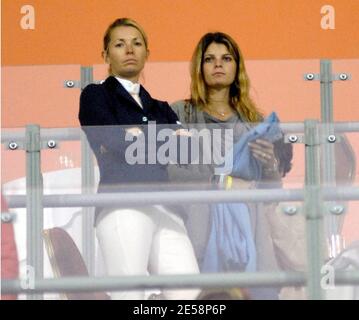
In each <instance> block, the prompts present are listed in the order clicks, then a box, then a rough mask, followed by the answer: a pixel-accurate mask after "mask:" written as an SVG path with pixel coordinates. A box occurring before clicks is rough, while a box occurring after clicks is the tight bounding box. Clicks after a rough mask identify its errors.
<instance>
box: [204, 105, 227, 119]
mask: <svg viewBox="0 0 359 320" xmlns="http://www.w3.org/2000/svg"><path fill="white" fill-rule="evenodd" d="M206 109H207V110H208V111H209V113H212V114H213V113H214V114H217V115H220V116H221V117H225V116H226V115H229V114H232V113H233V111H232V109H230V110H226V111H217V110H215V109H210V108H208V107H207V108H206Z"/></svg>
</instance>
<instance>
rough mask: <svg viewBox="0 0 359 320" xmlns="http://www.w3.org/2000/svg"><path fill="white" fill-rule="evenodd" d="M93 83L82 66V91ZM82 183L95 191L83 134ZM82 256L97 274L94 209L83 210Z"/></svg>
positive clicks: (89, 70) (84, 190)
mask: <svg viewBox="0 0 359 320" xmlns="http://www.w3.org/2000/svg"><path fill="white" fill-rule="evenodd" d="M92 82H93V68H92V67H83V66H81V90H83V89H84V88H85V87H86V86H87V85H88V84H90V83H92ZM81 182H82V193H86V194H88V193H91V192H92V191H93V189H94V184H95V174H94V160H93V156H92V151H91V148H90V146H89V144H88V142H87V139H86V136H85V135H84V134H83V133H82V134H81ZM82 212H83V215H82V255H83V258H84V260H85V263H86V265H87V269H88V271H89V274H90V275H94V273H95V230H94V225H93V224H94V209H93V208H83V209H82Z"/></svg>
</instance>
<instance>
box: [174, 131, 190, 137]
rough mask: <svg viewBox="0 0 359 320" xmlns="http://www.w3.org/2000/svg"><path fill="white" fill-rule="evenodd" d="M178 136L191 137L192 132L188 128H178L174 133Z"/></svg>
mask: <svg viewBox="0 0 359 320" xmlns="http://www.w3.org/2000/svg"><path fill="white" fill-rule="evenodd" d="M173 134H174V135H176V136H185V137H191V136H192V134H191V133H190V132H189V131H188V130H187V129H177V130H176V131H175V132H174V133H173Z"/></svg>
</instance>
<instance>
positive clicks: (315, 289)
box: [304, 120, 323, 300]
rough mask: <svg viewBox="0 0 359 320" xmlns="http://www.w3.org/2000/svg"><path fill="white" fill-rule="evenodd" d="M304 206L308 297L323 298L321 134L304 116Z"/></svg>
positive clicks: (315, 125)
mask: <svg viewBox="0 0 359 320" xmlns="http://www.w3.org/2000/svg"><path fill="white" fill-rule="evenodd" d="M304 139H305V190H304V195H305V196H304V208H305V215H306V232H307V258H308V262H307V268H308V280H307V288H308V297H309V299H313V300H319V299H322V298H323V292H322V289H321V268H322V265H323V258H322V257H323V205H322V194H321V185H320V135H319V126H318V121H316V120H306V121H305V123H304Z"/></svg>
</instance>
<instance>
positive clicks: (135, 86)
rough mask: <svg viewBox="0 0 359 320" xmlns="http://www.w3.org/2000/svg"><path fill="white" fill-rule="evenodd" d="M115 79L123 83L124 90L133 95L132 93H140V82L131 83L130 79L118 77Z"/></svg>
mask: <svg viewBox="0 0 359 320" xmlns="http://www.w3.org/2000/svg"><path fill="white" fill-rule="evenodd" d="M116 79H117V80H118V81H119V82H120V83H121V84H122V85H123V87H124V88H125V89H126V91H127V92H128V93H129V94H131V95H133V94H139V93H140V84H139V83H133V82H132V81H130V80H127V79H122V78H120V77H116Z"/></svg>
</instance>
